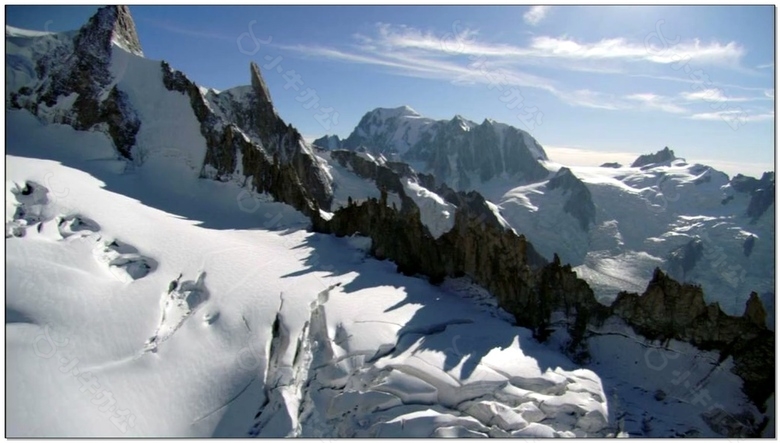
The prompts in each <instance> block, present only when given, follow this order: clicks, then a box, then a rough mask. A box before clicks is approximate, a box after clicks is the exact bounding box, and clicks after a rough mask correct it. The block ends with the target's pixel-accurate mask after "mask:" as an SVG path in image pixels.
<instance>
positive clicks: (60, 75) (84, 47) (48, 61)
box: [11, 6, 142, 159]
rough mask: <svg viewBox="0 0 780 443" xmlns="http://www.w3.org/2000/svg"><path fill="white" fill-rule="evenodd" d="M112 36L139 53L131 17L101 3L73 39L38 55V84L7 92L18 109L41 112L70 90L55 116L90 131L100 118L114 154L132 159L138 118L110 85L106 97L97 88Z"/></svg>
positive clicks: (105, 76)
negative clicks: (65, 110)
mask: <svg viewBox="0 0 780 443" xmlns="http://www.w3.org/2000/svg"><path fill="white" fill-rule="evenodd" d="M114 40H116V41H117V42H119V43H120V44H122V45H125V46H126V47H127V48H128V49H130V50H131V51H133V52H135V53H136V54H138V55H141V54H142V52H141V45H140V42H139V40H138V35H137V34H136V31H135V25H134V23H133V19H132V17H131V16H130V12H129V10H128V8H127V7H126V6H106V7H103V8H100V9H98V11H97V13H95V15H93V16H92V17H91V18H90V19H89V21H88V22H87V24H85V25H84V26H83V27H81V29H79V31H78V32H77V33H76V35H75V36H74V38H73V41H72V45H70V44H65V45H62V46H59V47H58V48H56V49H55V50H54V51H52V52H51V53H50V54H48V55H47V56H44V57H42V58H40V59H39V60H38V62H37V66H36V74H37V76H38V80H39V82H38V84H37V85H36V86H35V88H29V87H27V88H22V89H21V90H19V91H18V92H16V93H14V94H12V95H11V104H12V106H15V107H18V108H24V109H27V110H29V111H30V112H32V113H33V114H35V115H37V116H39V117H42V116H44V115H45V114H44V113H43V109H42V108H41V104H43V105H45V106H46V107H53V106H55V105H56V104H57V102H58V101H59V100H60V99H62V98H64V97H68V96H71V95H72V94H76V99H75V101H74V102H73V107H72V112H70V113H69V114H67V115H64V116H62V117H58V118H61V120H60V121H57V120H55V121H54V122H55V123H64V124H69V125H72V126H73V127H74V128H75V129H78V130H90V129H92V128H93V127H94V126H95V125H98V124H101V123H105V124H106V125H107V126H108V133H109V135H110V136H111V139H112V140H113V142H114V145H115V146H116V149H117V151H118V152H119V154H121V155H122V156H124V157H126V158H128V159H129V158H132V155H131V151H132V148H133V146H134V145H135V136H136V134H137V133H138V130H139V128H140V125H141V123H140V121H139V120H138V118H137V117H136V115H135V112H134V111H133V110H132V109H131V108H130V106H129V104H128V102H127V99H126V97H125V96H124V94H123V93H122V92H121V91H119V90H118V89H117V88H116V86H114V87H113V88H112V89H111V90H110V91H109V93H108V94H107V98H103V96H102V95H103V94H102V92H103V91H104V90H105V88H106V87H107V86H108V85H109V83H110V82H111V73H110V72H109V67H110V63H111V51H112V42H113V41H114Z"/></svg>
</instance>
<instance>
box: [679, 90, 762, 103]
mask: <svg viewBox="0 0 780 443" xmlns="http://www.w3.org/2000/svg"><path fill="white" fill-rule="evenodd" d="M763 92H764V94H763V95H761V96H758V97H735V96H728V95H726V94H725V93H724V92H723V90H722V89H720V88H709V89H702V90H701V91H696V92H683V93H681V94H680V97H682V98H683V99H685V100H687V101H706V102H712V103H721V102H749V101H755V100H769V99H773V98H774V91H772V90H764V91H763ZM770 94H771V95H770Z"/></svg>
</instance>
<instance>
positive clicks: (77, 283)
mask: <svg viewBox="0 0 780 443" xmlns="http://www.w3.org/2000/svg"><path fill="white" fill-rule="evenodd" d="M8 117H9V121H10V123H11V124H10V125H9V127H13V128H14V129H12V130H11V131H9V142H8V154H7V156H6V160H7V162H8V169H7V173H8V175H7V177H6V184H7V189H8V192H7V194H6V200H7V202H9V203H7V205H6V225H7V226H9V224H10V225H15V226H16V227H17V228H18V229H17V231H16V233H17V235H13V236H11V237H8V236H7V238H6V247H7V251H8V252H7V253H8V262H7V264H8V269H7V271H8V280H7V284H8V298H7V301H6V312H7V320H6V322H7V323H6V334H7V339H6V340H7V346H8V362H9V366H8V381H9V383H8V392H7V396H8V397H7V398H8V400H9V409H8V417H7V423H8V426H9V427H8V435H9V436H84V437H89V436H109V437H110V436H120V435H125V436H210V435H215V436H242V435H243V436H247V435H260V436H285V435H300V436H325V435H329V436H352V435H364V436H368V435H376V436H391V435H399V433H400V435H404V436H430V435H461V434H464V433H475V434H484V435H494V436H506V435H509V434H513V433H514V434H515V435H578V434H579V435H584V434H585V433H590V434H593V435H602V434H603V433H605V432H606V430H607V425H608V423H607V419H606V417H607V415H608V412H607V401H606V398H605V396H604V393H603V391H602V389H601V385H600V383H598V377H597V376H596V375H595V374H593V373H592V372H590V371H584V372H583V371H581V370H579V371H575V372H568V371H566V370H564V369H568V370H572V369H576V366H575V365H574V364H572V363H571V362H570V361H569V360H568V359H566V358H565V357H563V356H562V354H560V353H558V352H556V351H554V350H550V349H546V348H545V347H544V346H542V345H539V344H537V343H535V342H534V341H532V340H531V338H530V331H528V330H525V329H522V328H516V327H513V326H511V325H510V324H509V323H507V322H506V321H505V320H502V319H500V318H496V317H494V316H492V315H489V314H488V313H487V312H484V311H481V310H479V309H477V308H476V307H475V305H474V304H473V303H472V302H470V301H469V300H466V299H463V298H462V297H460V296H458V295H457V294H456V293H453V292H451V291H448V290H445V289H437V288H435V287H432V286H430V285H429V284H428V283H427V282H425V281H424V280H421V279H414V278H408V277H403V276H402V275H399V274H396V273H395V269H394V266H393V265H392V264H391V263H388V262H378V261H375V260H370V259H366V258H365V251H361V250H360V249H355V248H354V247H353V246H351V245H360V244H361V243H362V242H354V241H352V240H349V239H336V238H333V237H329V236H322V235H318V234H311V233H308V232H306V231H305V230H303V229H301V227H303V224H302V222H303V217H302V216H301V215H299V214H297V213H295V212H294V211H291V210H290V209H289V208H287V207H286V206H285V205H281V204H277V203H269V202H263V201H260V200H257V201H256V207H257V210H256V211H254V212H247V211H242V210H241V208H242V207H245V206H242V205H240V204H238V203H237V201H238V197H239V196H240V194H241V192H242V190H241V188H239V187H238V186H236V185H235V184H232V183H218V182H212V181H206V180H198V179H197V178H196V177H194V176H192V175H189V176H188V174H184V173H181V174H175V173H169V174H155V172H156V170H155V164H156V163H157V164H158V165H157V167H161V165H160V164H168V165H171V164H173V162H170V161H169V160H170V159H168V158H165V157H160V158H158V159H157V160H155V158H150V160H149V161H148V162H147V163H146V164H144V165H143V166H141V167H136V168H130V169H127V170H125V169H124V168H119V167H118V166H119V165H118V164H119V163H122V162H124V161H120V160H115V158H116V157H115V154H114V152H113V149H112V147H111V145H110V144H109V142H108V139H107V138H106V137H105V136H104V135H103V134H100V133H79V132H76V131H74V130H72V129H71V128H69V127H65V126H61V125H49V126H43V125H41V124H40V123H39V122H38V121H37V120H35V119H34V118H32V117H31V116H30V115H29V114H28V113H27V112H26V111H10V112H9V113H8ZM85 147H88V149H84V148H85ZM46 156H48V157H49V158H51V159H52V160H49V159H43V157H46ZM186 169H187V168H186V166H185V167H184V168H183V169H182V170H181V171H179V172H182V171H185V170H186ZM175 183H178V184H177V185H174V184H175ZM185 188H190V189H191V190H192V191H197V198H196V199H187V198H186V196H182V195H181V192H182V191H183V190H184V189H185ZM130 189H135V191H134V192H129V194H130V196H127V195H123V193H124V192H125V191H128V190H130ZM152 190H154V193H155V195H154V196H150V195H147V194H146V193H147V192H151V191H152ZM182 197H184V198H185V200H186V205H187V206H188V208H187V210H186V214H187V216H185V217H183V216H181V213H180V211H179V209H181V206H180V205H179V204H178V203H177V200H178V199H180V198H182ZM225 202H228V203H229V204H227V205H226V204H225ZM20 208H21V210H20ZM215 208H220V212H219V219H222V220H224V219H230V220H233V223H236V225H237V226H240V225H241V223H247V224H249V223H254V226H253V227H252V228H251V229H247V228H240V227H239V228H238V229H235V228H227V229H226V227H222V226H220V222H219V221H217V220H216V219H217V217H216V216H214V215H212V214H214V213H215V211H214V209H215ZM271 215H273V217H270V216H271ZM257 226H259V227H261V229H257V228H256V227H257ZM559 368H564V369H559ZM583 377H584V378H583ZM585 379H587V380H595V384H592V387H591V388H590V389H588V390H586V391H579V390H573V389H574V387H575V386H579V384H578V383H580V382H579V381H580V380H585ZM549 398H560V403H561V404H560V405H558V403H555V404H554V405H551V406H542V405H543V404H545V403H544V402H545V399H549ZM570 402H572V403H573V404H578V405H581V406H578V408H577V409H576V412H575V417H580V418H578V419H577V420H576V421H574V422H567V423H560V422H559V421H558V420H556V419H555V417H556V414H558V411H559V410H560V408H563V407H564V404H568V403H570ZM299 411H301V413H299ZM125 413H126V415H124V416H123V415H121V414H125ZM31 417H35V420H32V419H31ZM399 423H400V424H399Z"/></svg>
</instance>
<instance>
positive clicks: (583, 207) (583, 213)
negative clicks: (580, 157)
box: [547, 167, 596, 231]
mask: <svg viewBox="0 0 780 443" xmlns="http://www.w3.org/2000/svg"><path fill="white" fill-rule="evenodd" d="M547 189H550V190H554V189H561V190H562V191H563V192H564V193H566V194H567V195H568V198H567V199H566V203H564V204H563V210H564V212H566V213H567V214H570V215H571V216H572V217H574V218H576V219H577V221H579V223H580V227H581V228H582V230H583V231H587V230H588V227H589V226H590V225H591V223H595V222H596V205H595V204H593V198H592V197H591V194H590V190H589V189H588V187H587V186H585V183H583V182H582V180H580V179H579V178H577V177H576V176H575V175H574V174H573V173H572V172H571V169H569V168H565V167H564V168H561V169H560V170H559V171H558V172H557V173H556V174H555V177H553V178H552V179H550V181H549V182H548V183H547Z"/></svg>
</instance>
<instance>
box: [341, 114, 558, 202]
mask: <svg viewBox="0 0 780 443" xmlns="http://www.w3.org/2000/svg"><path fill="white" fill-rule="evenodd" d="M341 147H343V148H344V149H350V150H356V149H359V148H361V147H364V148H367V149H368V150H369V152H371V153H372V154H374V155H378V154H383V155H385V156H386V157H388V158H392V157H397V158H400V159H402V160H404V161H407V162H415V163H422V164H424V168H423V169H422V171H421V172H426V173H431V174H433V176H434V177H436V180H437V181H439V182H444V183H447V184H448V185H449V186H451V187H453V188H455V189H457V190H469V189H471V188H472V187H473V185H476V184H477V183H472V181H473V180H474V179H475V178H476V179H478V180H480V181H481V182H484V181H487V180H490V179H492V178H495V177H498V176H500V175H502V174H506V175H509V176H513V177H516V178H517V179H518V180H525V181H537V180H541V179H543V178H546V177H547V175H548V172H547V170H546V169H545V168H544V167H543V166H542V165H541V164H539V162H538V160H540V159H541V160H546V159H547V155H546V154H545V152H544V149H542V147H541V146H540V145H539V144H538V143H537V142H536V140H534V139H533V137H531V136H530V135H529V134H528V133H526V132H524V131H521V130H519V129H517V128H513V127H511V126H508V125H504V124H501V123H496V122H493V121H490V120H485V121H484V122H483V123H482V124H479V125H478V124H476V123H474V122H471V121H469V120H466V119H464V118H463V117H460V116H456V117H455V118H453V119H452V120H449V121H446V120H440V121H436V120H432V119H427V118H424V117H422V116H421V115H419V114H417V113H416V112H415V111H414V110H413V109H411V108H409V107H407V106H404V107H401V108H395V109H384V108H378V109H375V110H373V111H371V112H369V113H367V114H366V115H365V116H363V118H362V119H361V120H360V123H359V124H358V126H357V127H356V128H355V130H354V131H353V132H352V134H350V136H349V137H348V138H347V139H346V140H344V141H343V142H342V143H341Z"/></svg>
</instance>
